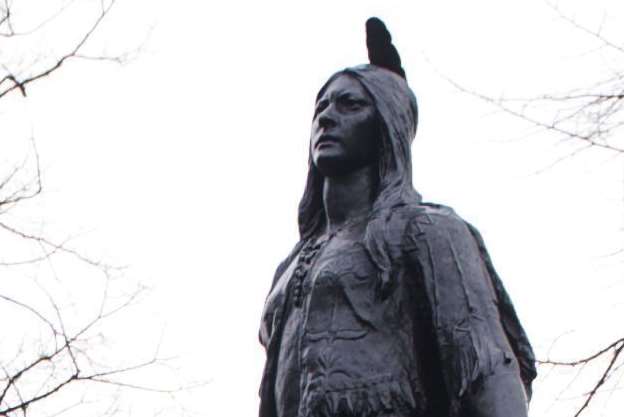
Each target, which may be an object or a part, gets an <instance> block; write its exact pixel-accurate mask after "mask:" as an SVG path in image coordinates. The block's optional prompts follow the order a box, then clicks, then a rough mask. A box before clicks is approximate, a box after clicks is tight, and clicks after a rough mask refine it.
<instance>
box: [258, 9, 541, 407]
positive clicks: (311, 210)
mask: <svg viewBox="0 0 624 417" xmlns="http://www.w3.org/2000/svg"><path fill="white" fill-rule="evenodd" d="M367 36H368V37H367V44H368V48H369V58H370V60H371V64H370V65H361V66H357V67H353V68H347V69H345V70H343V71H340V72H338V73H336V74H334V75H333V76H332V77H331V78H330V79H329V80H328V81H327V82H326V83H325V85H324V86H323V87H322V88H321V90H320V91H319V93H318V96H317V101H316V109H315V111H314V118H313V122H312V132H311V139H310V162H309V173H308V178H307V184H306V187H305V192H304V194H303V197H302V199H301V202H300V205H299V231H300V241H299V242H298V244H297V245H296V246H295V248H294V249H293V251H292V253H291V254H290V255H289V256H288V257H287V258H286V260H285V261H284V262H282V264H281V265H280V266H279V267H278V268H277V271H276V273H275V277H274V280H273V285H272V287H271V290H270V293H269V295H268V297H267V300H266V305H265V309H264V312H263V317H262V323H261V330H260V340H261V343H262V344H263V345H264V347H265V348H266V351H267V361H266V365H265V371H264V376H263V380H262V385H261V388H260V397H261V405H260V417H343V416H344V417H347V416H349V417H378V416H387V417H434V416H435V417H459V416H462V417H463V416H474V417H486V416H487V417H526V415H527V402H528V398H529V397H530V393H531V390H530V387H531V381H532V380H533V378H534V377H535V367H534V357H533V352H532V350H531V347H530V345H529V342H528V340H527V338H526V335H525V333H524V331H523V330H522V327H521V326H520V323H519V321H518V319H517V317H516V314H515V312H514V309H513V306H512V304H511V301H510V299H509V297H508V295H507V293H506V292H505V290H504V288H503V285H502V283H501V281H500V279H499V278H498V276H497V275H496V272H495V270H494V268H493V266H492V263H491V261H490V258H489V256H488V253H487V251H486V249H485V246H484V244H483V240H482V239H481V237H480V235H479V233H478V232H477V230H476V229H475V228H474V227H472V226H471V225H469V224H468V223H466V222H465V221H463V220H462V219H461V218H460V217H458V216H457V215H456V214H455V213H454V212H453V210H452V209H450V208H448V207H444V206H441V205H437V204H431V203H424V202H422V200H421V197H420V195H419V194H418V193H417V192H416V191H415V190H414V188H413V186H412V171H411V154H410V144H411V142H412V139H413V138H414V136H415V133H416V125H417V107H416V99H415V97H414V94H413V93H412V91H411V90H410V88H409V87H408V85H407V82H406V80H405V78H404V72H403V69H402V68H401V64H400V59H399V56H398V54H397V53H396V50H395V49H394V46H392V44H391V42H390V35H389V33H388V32H387V31H386V29H385V26H384V25H383V23H382V22H381V21H380V20H378V19H375V18H372V19H369V21H368V22H367Z"/></svg>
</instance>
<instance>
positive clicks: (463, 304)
mask: <svg viewBox="0 0 624 417" xmlns="http://www.w3.org/2000/svg"><path fill="white" fill-rule="evenodd" d="M403 248H404V251H405V255H406V258H407V262H408V264H409V265H408V266H410V267H411V271H413V273H414V275H415V276H417V278H418V279H421V280H422V287H423V288H424V289H425V292H426V299H427V301H428V304H429V308H430V310H431V317H432V326H433V330H434V334H435V338H436V341H437V345H438V346H437V348H438V351H439V356H440V357H439V362H440V364H441V368H442V369H441V371H442V374H443V379H444V381H445V385H446V389H447V393H448V395H449V400H450V402H451V404H450V406H451V411H452V413H451V414H452V415H453V414H454V413H453V411H455V412H458V410H459V408H460V407H461V403H462V401H464V399H465V394H466V393H467V392H472V391H474V389H475V387H476V385H475V383H477V382H478V381H481V382H482V381H483V379H484V378H485V377H488V376H490V375H493V374H495V373H499V374H514V373H515V374H516V375H517V374H519V373H520V370H519V366H518V362H522V360H519V358H517V357H516V355H517V354H516V352H515V350H514V348H513V347H512V345H513V343H514V342H513V341H512V340H510V338H509V337H508V334H507V332H506V331H505V328H504V327H505V326H504V321H505V320H506V319H507V314H508V313H509V312H508V311H507V310H505V309H504V308H503V310H502V311H501V309H500V305H501V304H500V302H499V293H500V291H497V290H496V289H495V285H494V284H495V282H494V280H493V279H492V277H491V276H490V272H489V271H488V266H487V264H486V261H485V260H484V258H483V253H482V251H481V249H480V247H479V242H478V241H477V240H476V239H475V236H474V235H473V233H472V232H471V230H470V228H469V226H468V225H467V223H465V222H464V221H463V220H462V219H461V218H459V217H458V216H457V215H455V214H454V212H453V211H452V210H450V209H448V208H426V209H423V210H422V211H419V212H418V213H416V214H415V215H414V216H413V217H412V218H411V219H410V220H409V221H408V223H407V227H406V231H405V235H404V239H403ZM496 280H497V283H498V284H500V280H499V279H498V277H496ZM501 288H502V284H501ZM504 294H505V295H506V293H504ZM506 304H509V305H511V302H510V301H509V299H508V297H507V299H506V300H505V302H504V303H503V305H506ZM513 320H515V321H516V322H517V318H515V314H514V317H513ZM517 325H518V327H519V328H520V329H521V327H520V324H519V323H517ZM523 334H524V333H523ZM527 344H528V342H527ZM529 349H530V347H529ZM477 385H478V384H477ZM519 389H520V390H522V387H521V385H520V387H519ZM522 396H524V394H522Z"/></svg>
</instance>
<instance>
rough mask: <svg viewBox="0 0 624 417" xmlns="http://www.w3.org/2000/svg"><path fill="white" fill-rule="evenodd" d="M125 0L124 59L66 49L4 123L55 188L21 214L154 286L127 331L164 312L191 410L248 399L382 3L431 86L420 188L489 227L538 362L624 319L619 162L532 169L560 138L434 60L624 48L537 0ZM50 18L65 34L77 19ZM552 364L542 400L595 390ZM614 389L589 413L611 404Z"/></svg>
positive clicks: (460, 65)
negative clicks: (316, 137)
mask: <svg viewBox="0 0 624 417" xmlns="http://www.w3.org/2000/svg"><path fill="white" fill-rule="evenodd" d="M87 3H89V2H87ZM96 3H97V2H96ZM118 3H119V4H118V5H117V6H116V9H115V10H114V12H113V14H111V16H110V20H109V21H108V22H106V23H107V24H106V25H105V26H102V28H101V29H102V30H101V32H100V33H99V35H98V36H97V37H96V38H94V39H93V41H94V42H93V44H92V45H90V47H91V48H93V49H91V50H92V51H94V52H95V53H99V52H101V51H102V48H103V45H104V47H105V48H106V51H112V52H110V53H114V52H115V51H119V50H124V48H125V49H129V48H130V49H131V48H132V47H133V46H135V45H137V44H140V43H141V42H142V41H143V39H144V38H145V37H146V36H147V34H148V33H151V35H150V36H149V38H148V40H147V42H146V43H145V46H144V50H143V51H142V53H141V54H139V56H138V57H137V58H136V59H135V60H133V61H132V62H130V63H129V64H128V65H125V66H116V65H114V64H108V63H101V62H100V63H97V62H71V63H68V65H67V66H66V68H63V69H62V70H61V71H59V72H58V73H56V74H54V75H53V76H52V77H50V78H49V79H47V80H43V81H41V82H40V83H39V84H35V85H33V86H32V88H31V90H30V95H29V98H28V99H26V100H24V99H21V98H19V97H17V95H15V96H14V97H13V98H12V99H11V100H6V101H5V100H3V103H2V105H3V107H2V108H1V109H0V111H1V112H2V113H0V117H2V119H0V120H2V122H0V123H1V124H5V123H6V124H5V126H4V128H3V129H2V133H1V135H2V137H3V138H4V137H7V138H8V137H10V138H11V140H13V141H21V140H23V139H24V138H26V139H27V138H28V137H29V135H30V132H31V130H32V131H33V132H34V136H35V138H36V140H37V145H38V149H39V153H40V155H41V160H42V166H43V168H44V171H43V173H44V182H45V195H44V197H43V198H42V199H41V200H40V202H39V203H37V204H36V205H35V206H32V207H31V211H30V212H29V213H30V214H27V215H24V216H23V217H21V218H17V220H19V221H24V222H32V221H33V220H32V219H33V218H36V220H37V221H39V220H41V221H43V223H44V225H45V226H44V227H43V228H42V230H43V232H44V233H45V232H49V233H51V234H53V235H55V236H64V235H75V234H77V233H80V238H79V239H78V240H76V244H77V245H80V246H81V247H84V248H87V249H86V250H89V251H91V252H92V253H96V254H98V255H99V254H102V255H104V256H105V257H106V259H110V260H111V261H112V262H118V263H120V264H124V265H129V266H130V268H129V269H128V270H127V271H126V275H127V276H130V277H131V278H132V279H136V280H138V281H141V282H143V283H145V284H147V285H149V286H151V287H152V288H153V291H152V292H151V295H150V298H149V299H147V300H145V301H144V302H143V304H142V311H138V312H134V313H133V314H135V313H136V317H140V318H141V319H140V320H138V319H137V320H132V319H129V321H128V323H131V324H128V326H129V327H128V328H125V329H120V330H119V331H120V332H122V333H123V334H124V335H125V337H126V338H130V339H132V338H135V339H136V340H132V342H131V346H133V348H134V349H137V350H140V349H141V348H140V346H143V345H142V343H143V344H145V343H152V341H153V340H156V339H157V338H158V334H159V330H158V329H159V328H160V327H164V328H165V332H164V342H163V350H164V351H166V353H167V354H171V355H177V356H179V359H178V360H177V362H176V364H177V365H178V366H179V374H180V375H181V378H183V379H184V378H186V379H189V380H193V379H203V380H210V384H208V385H207V386H205V387H203V388H201V389H198V390H196V391H193V394H192V395H189V396H187V397H185V398H184V401H185V406H186V407H187V408H188V409H190V410H194V411H197V412H200V413H204V414H206V415H211V416H212V415H215V416H216V415H231V416H247V415H254V414H256V412H257V411H256V409H257V405H258V400H257V388H258V384H259V381H260V374H261V370H262V366H263V362H264V353H263V351H262V349H261V347H260V345H259V344H258V342H257V329H258V324H259V319H260V313H261V310H262V307H263V302H264V297H265V295H266V292H267V291H268V287H269V284H270V281H271V277H272V274H273V271H274V269H275V267H276V266H277V264H278V262H279V261H280V260H281V259H282V258H283V257H284V256H285V255H286V254H287V253H288V252H289V251H290V248H291V247H292V245H294V243H295V242H296V239H297V232H296V231H297V226H296V206H297V204H298V201H299V198H300V195H301V192H302V190H303V181H304V176H305V172H306V163H307V141H308V135H309V123H310V119H311V114H312V109H313V104H314V96H315V94H316V92H317V90H318V88H319V87H320V86H321V85H322V84H323V82H324V80H326V79H327V78H328V77H329V76H330V75H331V74H332V73H333V72H334V71H336V70H339V69H341V68H344V67H346V66H351V65H355V64H359V63H364V62H366V59H367V55H366V47H365V34H364V22H365V20H366V19H367V18H368V17H370V16H378V17H380V18H382V19H383V20H384V21H385V22H386V24H387V26H388V27H389V29H390V31H391V33H392V34H393V37H394V41H395V44H396V46H397V48H398V50H399V52H400V54H401V56H402V59H403V64H404V65H403V66H404V68H405V70H406V72H407V77H408V80H409V82H410V85H411V86H412V88H413V90H414V91H415V93H416V95H417V97H418V100H419V107H420V125H419V131H418V134H417V137H416V140H415V143H414V146H413V163H414V184H415V186H416V188H417V189H418V190H419V191H420V192H421V194H423V196H424V198H425V199H426V200H428V201H434V202H438V203H443V204H447V205H450V206H452V207H454V208H455V209H456V211H457V212H458V213H459V214H460V215H461V216H463V217H464V218H465V219H467V220H468V221H470V222H471V223H473V224H474V225H475V226H477V227H478V228H479V229H480V230H481V231H482V234H483V236H484V238H485V240H486V243H487V244H488V247H489V249H490V252H491V254H492V257H493V260H494V263H495V266H496V267H497V269H498V270H499V272H500V275H501V276H502V278H503V280H504V282H505V284H506V286H507V288H508V290H509V292H510V294H511V296H512V299H513V300H514V302H515V304H516V307H517V310H518V312H519V314H520V317H521V319H522V322H523V324H524V325H525V328H526V330H527V332H528V333H529V336H530V337H531V341H532V342H533V344H534V347H535V349H536V351H537V354H538V356H539V357H540V358H545V357H546V356H548V355H549V352H550V356H551V357H552V358H556V359H570V358H576V357H579V356H582V355H583V354H584V353H587V352H590V351H591V350H592V348H594V347H597V346H599V345H600V344H601V343H602V342H604V341H606V340H609V339H611V338H614V336H615V335H616V334H617V331H618V330H619V329H621V320H617V319H616V318H617V317H621V315H622V305H621V299H622V297H621V296H622V290H623V286H624V284H623V281H622V279H621V270H622V267H623V265H622V259H621V258H618V257H613V256H612V257H609V256H605V255H607V254H609V253H611V252H614V251H616V250H618V249H620V248H621V246H622V240H621V235H620V234H619V232H618V231H619V230H620V228H621V227H622V198H623V197H624V187H622V183H623V182H622V180H623V178H622V161H621V159H618V158H615V159H613V158H611V157H610V155H609V154H607V153H600V152H595V153H593V152H592V153H589V152H587V153H583V154H581V155H579V156H577V157H575V158H574V159H571V160H569V161H567V162H564V163H562V164H559V165H557V166H555V167H553V168H551V169H547V170H543V171H542V172H540V173H539V174H536V172H537V171H540V170H542V169H543V168H544V167H546V166H548V165H549V164H550V163H552V162H553V161H555V160H556V159H557V158H558V157H559V156H561V155H563V154H565V153H566V152H567V151H569V150H570V149H571V148H570V145H569V144H566V143H560V142H558V139H559V138H557V137H553V136H548V135H533V136H528V137H526V134H527V132H528V131H529V129H528V126H527V125H525V124H523V123H520V122H518V121H517V120H514V119H512V118H510V117H509V116H506V115H501V114H499V113H497V112H496V111H495V110H494V109H493V108H492V107H490V106H489V105H487V104H486V103H483V102H481V101H479V100H477V99H475V98H473V97H469V96H466V95H465V94H463V93H460V92H458V91H457V90H456V89H455V88H454V87H453V86H451V85H450V84H449V83H448V82H447V81H445V80H444V79H443V78H442V77H441V76H440V73H442V74H445V75H446V76H448V77H451V78H452V79H454V80H455V81H457V82H458V83H460V84H462V85H464V86H466V87H468V88H471V89H474V90H478V91H481V92H485V93H487V94H491V95H493V96H499V95H501V94H503V93H505V94H508V95H510V96H530V95H534V94H539V93H543V92H556V91H560V90H562V89H566V88H570V87H572V86H580V85H586V84H588V83H590V82H591V81H592V80H596V79H597V78H600V77H601V75H602V74H604V70H605V68H606V67H608V66H609V65H612V64H616V63H614V62H610V61H609V58H608V56H606V55H605V54H603V52H604V51H600V50H598V51H597V50H596V44H594V43H592V42H591V41H590V39H588V37H587V36H586V35H584V34H583V33H581V32H579V31H577V30H575V29H574V28H573V27H571V26H570V25H568V24H567V23H565V22H563V21H562V20H561V19H560V18H558V17H557V15H556V14H555V13H554V12H553V11H552V10H551V9H550V8H549V7H548V6H547V5H546V3H545V2H543V1H537V0H530V1H529V0H525V1H522V2H511V1H493V0H492V1H472V2H462V1H438V2H435V3H434V2H427V3H424V2H399V1H384V2H380V1H377V2H373V1H361V0H360V1H342V2H330V1H316V2H306V3H303V2H292V1H290V2H286V1H283V2H277V1H262V2H257V1H228V2H197V1H188V0H187V1H177V2H175V3H174V2H166V1H147V0H138V1H136V0H135V1H130V0H118ZM560 7H561V8H562V9H563V10H564V11H567V12H569V13H570V14H571V15H573V16H575V17H576V18H578V19H579V21H580V22H581V23H583V24H586V25H587V26H588V27H590V28H596V27H598V26H599V25H600V21H601V19H602V17H603V11H605V10H606V20H605V23H604V27H605V30H607V33H609V30H611V31H617V29H618V27H619V28H621V27H622V19H623V18H624V13H623V11H622V10H621V6H617V4H616V2H610V3H602V2H594V3H593V4H592V6H591V8H589V7H588V5H586V4H584V2H580V1H579V2H564V1H562V2H560ZM618 7H620V9H619V10H618ZM80 13H83V14H82V16H89V14H88V13H89V12H88V9H86V8H85V9H84V10H81V11H80ZM618 19H619V20H618ZM57 33H58V35H57V36H67V37H68V39H71V37H70V35H71V32H69V26H67V27H65V28H62V30H61V29H59V30H58V31H57ZM610 33H613V32H610ZM615 33H617V32H615ZM61 34H62V35H61ZM620 35H621V32H620ZM53 39H54V38H53V35H49V36H48V37H47V38H46V40H45V41H42V40H39V42H47V43H49V44H54V42H53ZM620 39H621V36H620V37H619V38H616V40H618V41H619V40H620ZM88 46H89V45H88ZM85 51H89V48H87V49H86V50H85ZM19 53H20V51H19V50H18V51H17V52H16V51H13V52H12V54H9V53H5V54H4V55H0V56H1V57H2V59H4V60H6V59H9V58H10V59H14V57H15V56H19ZM620 68H621V67H620ZM8 120H10V123H9V122H8ZM7 126H9V127H7ZM28 216H31V217H28ZM33 216H34V217H33ZM76 296H77V297H78V298H80V294H76ZM133 311H134V310H133ZM148 321H149V322H148ZM143 326H145V330H143ZM558 337H560V339H559V340H558V342H557V343H555V344H554V345H553V342H554V340H555V339H556V338H558ZM126 341H127V340H126ZM124 352H125V351H123V350H122V351H117V353H115V354H118V355H122V356H123V355H124V354H125V353H124ZM540 371H542V374H541V376H540V379H539V380H538V382H537V384H536V386H535V390H534V391H535V396H534V402H533V405H532V416H535V417H536V416H541V415H549V416H554V417H559V416H561V417H563V416H570V415H571V410H572V409H574V408H575V407H578V406H579V405H580V403H579V398H573V397H574V396H575V395H577V394H578V392H579V391H580V392H582V391H583V389H576V390H574V389H573V390H571V391H565V392H563V394H561V395H560V393H561V392H562V391H563V390H564V388H565V385H566V383H567V382H568V381H569V380H570V378H571V376H573V374H570V373H564V374H561V373H548V372H547V371H548V369H547V368H540ZM580 388H587V386H582V379H581V386H580ZM558 395H560V397H561V398H560V399H559V400H557V401H555V398H556V397H557V396H558ZM621 397H622V392H621V391H620V392H618V391H615V393H614V394H613V395H612V396H611V397H610V401H609V402H608V404H607V405H606V406H603V404H602V403H601V404H600V406H596V407H594V408H592V410H591V412H592V413H593V414H591V413H588V414H587V415H596V416H599V415H605V416H615V415H617V413H618V411H617V410H618V409H619V410H620V411H621V407H622V405H621V403H622V398H621ZM570 398H572V399H571V400H570ZM566 399H568V400H566ZM618 403H619V404H620V406H619V407H618V405H617V404H618ZM137 407H138V406H137ZM137 413H139V412H138V411H137ZM136 415H141V414H136Z"/></svg>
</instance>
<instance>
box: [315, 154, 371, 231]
mask: <svg viewBox="0 0 624 417" xmlns="http://www.w3.org/2000/svg"><path fill="white" fill-rule="evenodd" d="M377 177H378V173H377V166H376V165H375V164H371V165H367V166H365V167H364V168H360V169H358V170H356V171H353V172H350V173H348V174H346V175H343V176H339V177H325V179H324V182H323V206H324V208H325V224H326V232H332V231H333V230H335V229H336V228H338V227H341V226H342V225H343V224H344V223H345V222H346V221H349V220H352V219H356V218H358V217H362V216H366V215H368V214H369V213H370V211H371V209H372V207H373V202H374V201H375V197H376V195H377V182H378V180H377Z"/></svg>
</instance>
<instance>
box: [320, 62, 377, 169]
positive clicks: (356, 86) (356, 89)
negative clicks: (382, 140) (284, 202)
mask: <svg viewBox="0 0 624 417" xmlns="http://www.w3.org/2000/svg"><path fill="white" fill-rule="evenodd" d="M378 148H379V123H378V118H377V112H376V110H375V106H374V103H373V99H372V97H371V96H370V94H368V92H367V91H366V90H365V89H364V87H362V85H361V84H360V83H359V82H358V81H357V80H356V79H355V78H353V77H351V76H349V75H347V74H342V75H340V76H338V77H337V78H336V79H334V80H333V81H332V82H331V83H330V84H329V85H328V86H327V87H326V89H325V91H324V92H323V94H322V95H321V96H320V97H319V99H318V101H317V102H316V109H315V111H314V119H313V121H312V133H311V138H310V151H311V154H312V161H313V163H314V165H315V166H316V167H317V168H318V170H319V171H320V172H321V174H322V175H324V176H328V177H331V176H339V175H345V174H348V173H350V172H352V171H354V170H357V169H359V168H362V167H364V166H366V165H369V164H371V163H376V162H377V155H378Z"/></svg>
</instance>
